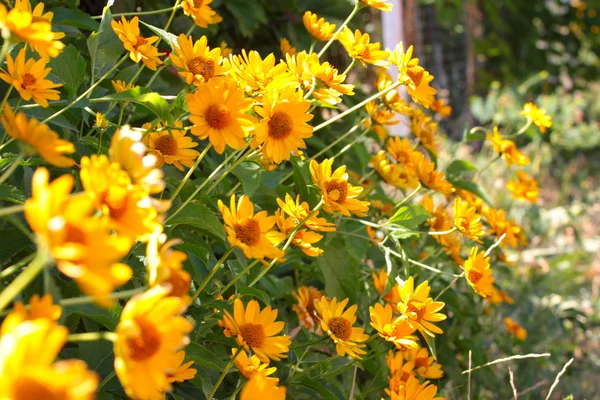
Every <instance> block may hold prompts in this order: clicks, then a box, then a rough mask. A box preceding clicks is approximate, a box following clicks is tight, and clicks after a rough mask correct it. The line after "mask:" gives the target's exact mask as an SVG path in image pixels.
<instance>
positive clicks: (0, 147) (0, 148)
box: [0, 132, 15, 151]
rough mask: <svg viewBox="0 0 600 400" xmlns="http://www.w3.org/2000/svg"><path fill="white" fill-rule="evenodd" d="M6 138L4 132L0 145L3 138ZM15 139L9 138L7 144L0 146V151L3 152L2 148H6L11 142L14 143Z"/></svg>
mask: <svg viewBox="0 0 600 400" xmlns="http://www.w3.org/2000/svg"><path fill="white" fill-rule="evenodd" d="M5 137H6V132H4V137H3V138H2V141H0V143H2V142H4V138H5ZM14 141H15V139H13V138H11V139H10V140H9V141H8V142H6V143H4V144H3V145H1V146H0V151H2V150H4V148H5V147H6V146H8V145H9V144H11V143H12V142H14Z"/></svg>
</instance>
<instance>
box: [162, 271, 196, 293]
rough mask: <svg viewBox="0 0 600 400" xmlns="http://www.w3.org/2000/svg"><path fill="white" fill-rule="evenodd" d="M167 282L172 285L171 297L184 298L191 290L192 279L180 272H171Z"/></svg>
mask: <svg viewBox="0 0 600 400" xmlns="http://www.w3.org/2000/svg"><path fill="white" fill-rule="evenodd" d="M167 282H168V283H169V284H170V285H171V293H169V296H173V297H183V296H185V295H186V294H187V292H188V291H189V290H190V278H189V276H186V275H184V274H183V273H181V272H180V271H174V270H171V274H170V275H169V279H167Z"/></svg>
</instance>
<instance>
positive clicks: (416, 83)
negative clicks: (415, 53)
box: [406, 65, 437, 108]
mask: <svg viewBox="0 0 600 400" xmlns="http://www.w3.org/2000/svg"><path fill="white" fill-rule="evenodd" d="M406 75H407V76H408V77H409V78H410V79H408V80H407V81H406V90H407V92H408V94H409V96H410V97H412V99H413V101H414V102H415V103H417V104H420V105H422V106H423V107H425V108H429V107H431V103H432V102H433V100H434V95H435V94H436V93H437V90H435V89H434V88H432V87H431V86H429V83H430V82H431V81H432V80H433V75H431V74H430V73H429V72H428V71H427V70H425V68H423V67H421V66H419V65H417V66H414V67H409V68H407V69H406Z"/></svg>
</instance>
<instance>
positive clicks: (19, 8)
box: [0, 0, 65, 60]
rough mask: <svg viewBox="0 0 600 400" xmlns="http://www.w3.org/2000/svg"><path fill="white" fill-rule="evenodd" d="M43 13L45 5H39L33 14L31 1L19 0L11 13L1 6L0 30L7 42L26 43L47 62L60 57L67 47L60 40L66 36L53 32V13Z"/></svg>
mask: <svg viewBox="0 0 600 400" xmlns="http://www.w3.org/2000/svg"><path fill="white" fill-rule="evenodd" d="M43 12H44V4H43V3H39V4H38V5H37V6H36V7H35V9H34V10H33V12H32V11H31V4H30V2H29V0H17V1H16V2H15V7H14V8H13V9H12V10H10V11H8V10H7V9H6V6H4V4H0V29H1V30H2V36H3V37H4V38H5V40H8V38H9V37H10V40H11V41H12V42H26V43H27V44H29V45H30V46H31V48H32V49H33V50H34V51H35V52H37V53H38V54H39V55H40V57H42V58H43V59H45V60H47V59H49V58H54V57H56V56H58V55H59V54H60V52H61V51H62V49H63V48H64V47H65V45H64V44H63V43H62V42H61V41H60V40H59V39H62V38H63V37H64V36H65V34H64V33H62V32H59V33H55V32H52V17H53V13H51V12H49V13H46V14H42V13H43Z"/></svg>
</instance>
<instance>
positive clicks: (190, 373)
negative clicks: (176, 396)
mask: <svg viewBox="0 0 600 400" xmlns="http://www.w3.org/2000/svg"><path fill="white" fill-rule="evenodd" d="M170 361H173V364H171V366H170V368H169V370H168V371H167V381H168V382H169V383H173V382H183V381H187V380H190V379H194V377H195V376H196V373H197V372H198V371H196V370H195V369H194V368H190V367H191V366H192V365H193V364H194V361H188V362H185V351H183V350H182V351H178V352H177V353H175V358H170Z"/></svg>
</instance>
